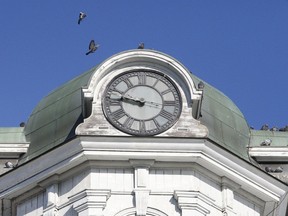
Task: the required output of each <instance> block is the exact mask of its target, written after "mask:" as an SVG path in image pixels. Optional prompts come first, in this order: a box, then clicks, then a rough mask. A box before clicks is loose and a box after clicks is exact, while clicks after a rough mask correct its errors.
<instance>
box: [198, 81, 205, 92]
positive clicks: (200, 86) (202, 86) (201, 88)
mask: <svg viewBox="0 0 288 216" xmlns="http://www.w3.org/2000/svg"><path fill="white" fill-rule="evenodd" d="M204 87H205V84H204V83H203V82H202V81H200V82H199V83H198V89H199V90H203V89H204Z"/></svg>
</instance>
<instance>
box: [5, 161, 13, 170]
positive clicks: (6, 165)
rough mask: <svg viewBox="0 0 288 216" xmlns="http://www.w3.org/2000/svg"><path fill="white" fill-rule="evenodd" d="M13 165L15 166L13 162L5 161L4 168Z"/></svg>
mask: <svg viewBox="0 0 288 216" xmlns="http://www.w3.org/2000/svg"><path fill="white" fill-rule="evenodd" d="M14 167H15V166H14V164H13V163H11V162H10V161H7V162H6V163H5V168H14Z"/></svg>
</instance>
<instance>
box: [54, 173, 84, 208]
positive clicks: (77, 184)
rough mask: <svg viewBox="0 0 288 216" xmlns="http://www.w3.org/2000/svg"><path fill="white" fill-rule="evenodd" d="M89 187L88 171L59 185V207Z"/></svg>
mask: <svg viewBox="0 0 288 216" xmlns="http://www.w3.org/2000/svg"><path fill="white" fill-rule="evenodd" d="M88 186H89V177H88V171H84V172H82V173H80V174H77V175H75V176H72V177H70V178H68V179H66V180H64V181H62V182H60V183H59V205H62V204H63V203H66V202H68V201H69V199H68V198H69V197H70V196H72V195H74V194H75V193H77V192H79V191H81V190H83V189H86V188H87V187H88Z"/></svg>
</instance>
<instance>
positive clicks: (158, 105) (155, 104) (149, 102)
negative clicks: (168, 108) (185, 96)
mask: <svg viewBox="0 0 288 216" xmlns="http://www.w3.org/2000/svg"><path fill="white" fill-rule="evenodd" d="M145 102H146V103H148V104H151V105H153V106H155V107H157V108H158V107H159V108H161V107H162V105H163V104H161V103H156V102H153V101H145Z"/></svg>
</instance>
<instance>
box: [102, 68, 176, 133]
mask: <svg viewBox="0 0 288 216" xmlns="http://www.w3.org/2000/svg"><path fill="white" fill-rule="evenodd" d="M102 98H103V100H102V105H103V111H104V114H105V116H106V118H107V120H108V121H109V122H110V123H111V124H113V125H114V126H115V127H116V128H117V129H119V130H121V131H123V132H125V133H128V134H131V135H136V136H151V135H156V134H159V133H162V132H164V131H165V130H167V129H168V128H170V127H171V126H172V125H173V124H174V123H175V122H176V121H177V120H178V118H179V115H180V113H181V108H182V101H181V97H180V93H179V91H178V89H177V87H176V86H175V84H174V83H173V82H172V80H171V79H170V78H169V77H167V76H166V75H164V74H161V73H158V72H157V73H156V72H152V71H131V72H127V73H123V74H120V75H119V76H117V77H115V78H114V79H113V80H112V81H111V82H110V83H109V84H108V85H107V87H106V90H105V91H104V95H103V97H102Z"/></svg>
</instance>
